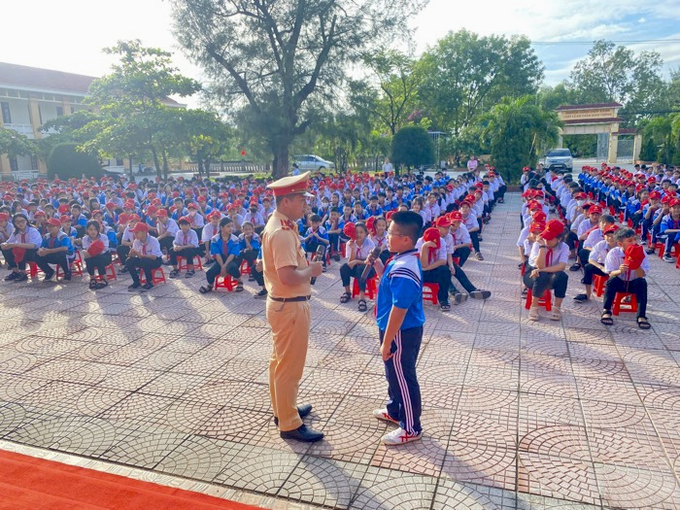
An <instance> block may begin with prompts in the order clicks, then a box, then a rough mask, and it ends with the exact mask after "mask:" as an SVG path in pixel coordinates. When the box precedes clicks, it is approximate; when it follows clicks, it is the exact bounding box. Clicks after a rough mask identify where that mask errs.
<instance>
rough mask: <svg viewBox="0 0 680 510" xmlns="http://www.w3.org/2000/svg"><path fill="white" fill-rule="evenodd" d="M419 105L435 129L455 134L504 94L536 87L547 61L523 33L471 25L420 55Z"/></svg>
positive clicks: (441, 40) (448, 36)
mask: <svg viewBox="0 0 680 510" xmlns="http://www.w3.org/2000/svg"><path fill="white" fill-rule="evenodd" d="M420 66H421V72H422V76H423V80H422V82H421V84H420V88H419V96H420V99H421V107H422V108H423V109H424V110H426V111H428V112H429V115H430V116H431V118H432V121H433V123H432V125H433V127H434V128H436V129H437V130H441V131H451V132H452V133H453V135H454V137H457V136H458V135H459V134H460V132H461V131H462V130H463V129H464V128H465V127H466V126H468V125H470V124H472V123H473V122H474V121H475V120H476V118H477V117H478V116H479V115H480V114H482V113H485V112H486V111H488V108H489V107H490V106H491V105H493V104H496V103H497V102H499V101H500V100H501V98H503V97H505V96H509V97H519V96H523V95H525V94H532V93H535V92H536V87H537V86H538V83H539V82H540V80H541V79H542V76H543V65H542V64H541V62H540V61H539V60H538V57H537V56H536V55H535V53H534V51H533V50H532V49H531V46H530V43H529V40H528V39H527V38H525V37H512V38H510V39H508V38H506V37H504V36H495V35H491V36H481V37H480V36H479V35H477V34H475V33H472V32H468V31H467V30H460V31H458V32H455V33H450V34H449V35H447V36H446V37H444V38H443V39H440V40H439V41H438V42H437V44H436V45H435V47H434V48H431V49H430V50H428V51H427V52H425V54H424V55H423V56H422V58H421V62H420Z"/></svg>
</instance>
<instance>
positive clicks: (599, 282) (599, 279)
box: [593, 274, 609, 297]
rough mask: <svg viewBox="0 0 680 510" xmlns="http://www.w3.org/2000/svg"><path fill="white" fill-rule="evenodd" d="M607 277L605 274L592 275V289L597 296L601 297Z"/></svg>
mask: <svg viewBox="0 0 680 510" xmlns="http://www.w3.org/2000/svg"><path fill="white" fill-rule="evenodd" d="M608 279H609V278H607V277H606V276H600V275H599V274H596V275H595V276H593V290H594V291H595V295H596V296H597V297H602V295H603V294H604V286H605V284H606V283H607V280H608Z"/></svg>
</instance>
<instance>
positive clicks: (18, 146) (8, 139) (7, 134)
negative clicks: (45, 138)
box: [0, 126, 38, 157]
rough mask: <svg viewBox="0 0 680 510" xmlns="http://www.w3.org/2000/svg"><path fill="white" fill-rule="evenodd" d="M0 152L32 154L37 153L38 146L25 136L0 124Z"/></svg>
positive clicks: (12, 154)
mask: <svg viewBox="0 0 680 510" xmlns="http://www.w3.org/2000/svg"><path fill="white" fill-rule="evenodd" d="M0 154H7V155H8V156H10V157H13V156H32V155H36V154H38V146H37V145H36V143H35V142H34V141H33V140H31V139H30V138H28V137H27V136H25V135H22V134H21V133H17V132H16V131H14V130H13V129H7V128H5V127H1V126H0Z"/></svg>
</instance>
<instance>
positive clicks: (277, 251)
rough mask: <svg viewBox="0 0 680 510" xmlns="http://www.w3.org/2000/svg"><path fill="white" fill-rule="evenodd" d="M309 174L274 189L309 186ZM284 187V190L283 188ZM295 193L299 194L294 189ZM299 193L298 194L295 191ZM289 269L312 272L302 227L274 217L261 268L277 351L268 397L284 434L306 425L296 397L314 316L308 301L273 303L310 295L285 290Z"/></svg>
mask: <svg viewBox="0 0 680 510" xmlns="http://www.w3.org/2000/svg"><path fill="white" fill-rule="evenodd" d="M308 178H309V172H307V173H306V174H303V175H300V176H295V177H286V178H284V179H281V180H280V181H277V182H276V183H273V184H270V186H269V187H270V188H272V189H274V191H275V193H276V191H277V189H278V188H277V187H276V186H277V185H278V186H280V188H283V189H290V188H286V185H288V186H289V185H290V183H293V184H294V183H298V182H302V183H304V188H306V183H307V180H308ZM281 182H283V185H280V184H279V183H281ZM292 189H293V190H295V189H296V188H292ZM294 192H295V191H294ZM286 266H295V267H297V268H300V269H304V268H306V267H307V266H308V264H307V258H306V256H305V252H304V250H303V249H302V245H301V244H300V237H299V235H298V230H297V225H296V224H295V222H294V221H291V220H290V219H288V218H287V217H286V216H284V215H283V214H281V213H279V212H278V211H275V212H274V213H273V214H272V216H271V217H270V218H269V221H268V222H267V225H266V226H265V228H264V231H263V232H262V268H263V274H264V283H265V286H266V288H267V292H268V299H267V321H268V322H269V324H270V326H271V328H272V340H273V349H272V355H271V358H270V360H269V391H270V394H271V401H272V408H273V410H274V416H277V417H278V418H279V430H281V431H282V432H285V431H289V430H294V429H297V428H298V427H300V426H301V425H302V420H301V419H300V416H299V415H298V411H297V392H298V385H299V383H300V379H301V378H302V371H303V369H304V366H305V359H306V357H307V344H308V342H309V328H310V323H311V311H310V306H309V301H308V300H304V301H294V302H291V301H287V302H280V301H275V300H273V299H272V298H279V299H281V298H301V297H307V296H309V295H310V294H311V284H310V282H309V281H307V282H305V283H302V284H298V285H295V286H290V285H284V284H283V283H281V280H280V279H279V273H278V271H279V270H280V269H281V268H283V267H286Z"/></svg>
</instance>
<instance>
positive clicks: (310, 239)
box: [300, 214, 330, 272]
mask: <svg viewBox="0 0 680 510" xmlns="http://www.w3.org/2000/svg"><path fill="white" fill-rule="evenodd" d="M309 220H310V222H311V223H312V226H311V227H309V228H308V229H307V232H305V236H304V237H303V238H302V239H300V241H301V242H302V243H303V244H304V245H305V252H306V253H311V254H314V253H316V249H317V248H318V247H319V245H323V246H324V248H326V249H328V246H329V244H330V241H329V240H328V234H327V233H326V229H325V228H323V227H322V226H321V216H319V215H318V214H312V216H311V217H310V219H309ZM323 271H324V272H326V257H324V258H323Z"/></svg>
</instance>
